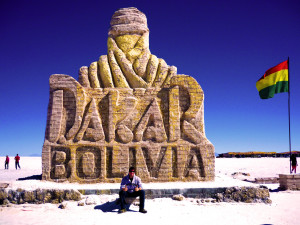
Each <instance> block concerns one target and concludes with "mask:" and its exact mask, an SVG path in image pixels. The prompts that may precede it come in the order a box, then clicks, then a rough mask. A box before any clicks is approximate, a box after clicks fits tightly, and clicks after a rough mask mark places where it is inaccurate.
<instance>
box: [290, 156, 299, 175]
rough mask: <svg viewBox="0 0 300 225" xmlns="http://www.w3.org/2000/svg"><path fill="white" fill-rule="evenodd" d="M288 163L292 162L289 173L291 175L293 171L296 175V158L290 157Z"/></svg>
mask: <svg viewBox="0 0 300 225" xmlns="http://www.w3.org/2000/svg"><path fill="white" fill-rule="evenodd" d="M290 161H291V162H292V171H291V173H293V171H295V173H296V168H297V166H298V163H297V157H296V155H295V154H292V155H291V158H290Z"/></svg>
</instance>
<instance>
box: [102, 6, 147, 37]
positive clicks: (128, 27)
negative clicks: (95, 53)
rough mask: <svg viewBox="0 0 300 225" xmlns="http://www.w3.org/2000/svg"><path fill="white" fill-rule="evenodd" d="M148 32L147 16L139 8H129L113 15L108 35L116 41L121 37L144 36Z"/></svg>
mask: <svg viewBox="0 0 300 225" xmlns="http://www.w3.org/2000/svg"><path fill="white" fill-rule="evenodd" d="M146 32H149V29H148V26H147V18H146V15H145V14H144V13H142V12H141V11H139V10H138V9H137V8H134V7H129V8H121V9H119V10H117V11H116V12H115V13H114V14H113V16H112V18H111V21H110V28H109V31H108V35H109V36H110V37H112V38H114V39H115V38H116V37H117V36H121V35H126V34H127V35H128V34H129V35H131V34H136V35H143V34H144V33H146Z"/></svg>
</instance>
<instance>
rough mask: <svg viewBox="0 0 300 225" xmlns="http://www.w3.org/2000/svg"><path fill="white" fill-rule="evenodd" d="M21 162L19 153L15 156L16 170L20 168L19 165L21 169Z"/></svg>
mask: <svg viewBox="0 0 300 225" xmlns="http://www.w3.org/2000/svg"><path fill="white" fill-rule="evenodd" d="M19 162H20V156H19V154H17V155H16V157H15V165H16V170H17V169H18V167H19V169H21V167H20V163H19Z"/></svg>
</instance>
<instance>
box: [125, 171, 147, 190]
mask: <svg viewBox="0 0 300 225" xmlns="http://www.w3.org/2000/svg"><path fill="white" fill-rule="evenodd" d="M125 185H126V186H127V188H128V192H130V193H132V192H134V188H135V187H138V188H143V187H142V181H141V178H139V177H138V176H136V175H134V176H133V179H132V182H131V180H130V178H129V174H128V175H127V176H125V177H123V179H122V182H121V187H120V189H122V188H125Z"/></svg>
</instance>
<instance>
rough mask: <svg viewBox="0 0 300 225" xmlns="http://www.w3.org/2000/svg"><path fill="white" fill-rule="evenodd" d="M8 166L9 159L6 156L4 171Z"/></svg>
mask: <svg viewBox="0 0 300 225" xmlns="http://www.w3.org/2000/svg"><path fill="white" fill-rule="evenodd" d="M8 165H9V157H8V155H7V156H6V158H5V169H6V170H8Z"/></svg>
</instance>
